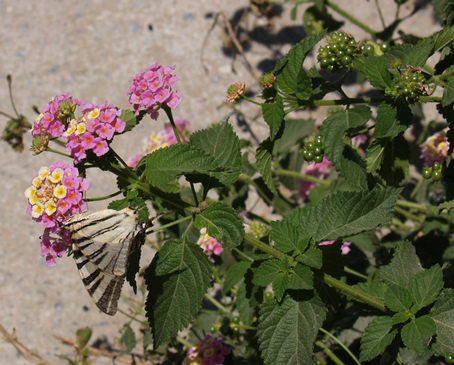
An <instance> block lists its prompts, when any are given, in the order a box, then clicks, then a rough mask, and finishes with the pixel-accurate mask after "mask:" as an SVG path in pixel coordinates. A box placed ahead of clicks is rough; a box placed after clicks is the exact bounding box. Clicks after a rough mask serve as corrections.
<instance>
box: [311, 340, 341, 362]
mask: <svg viewBox="0 0 454 365" xmlns="http://www.w3.org/2000/svg"><path fill="white" fill-rule="evenodd" d="M315 345H316V346H318V347H320V348H321V349H322V350H323V352H324V353H325V354H326V356H328V357H329V358H330V359H331V360H332V361H333V362H334V363H335V364H337V365H345V364H344V363H343V362H342V360H341V359H339V358H338V357H337V356H336V355H335V354H334V352H332V351H331V349H330V348H329V347H328V346H327V345H325V344H324V343H323V342H322V341H315Z"/></svg>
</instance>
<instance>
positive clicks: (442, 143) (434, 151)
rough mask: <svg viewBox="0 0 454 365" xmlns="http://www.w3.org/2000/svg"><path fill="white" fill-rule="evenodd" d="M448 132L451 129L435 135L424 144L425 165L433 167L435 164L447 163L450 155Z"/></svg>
mask: <svg viewBox="0 0 454 365" xmlns="http://www.w3.org/2000/svg"><path fill="white" fill-rule="evenodd" d="M448 130H449V128H445V129H443V130H442V131H440V132H438V133H435V134H434V135H432V136H430V137H429V138H427V139H426V141H425V142H424V143H423V145H422V148H421V158H422V159H424V165H426V166H432V165H433V163H434V162H439V163H443V162H445V160H446V158H447V157H448V153H449V142H448Z"/></svg>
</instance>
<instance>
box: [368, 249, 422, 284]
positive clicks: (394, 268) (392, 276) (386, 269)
mask: <svg viewBox="0 0 454 365" xmlns="http://www.w3.org/2000/svg"><path fill="white" fill-rule="evenodd" d="M422 269H423V268H422V266H421V263H420V262H419V258H418V256H417V255H416V251H415V248H414V247H413V245H412V244H411V243H410V242H406V241H402V242H399V243H397V246H396V251H395V252H394V257H393V259H392V260H391V262H390V263H389V264H388V265H386V266H382V267H380V270H379V271H378V273H377V278H378V279H379V280H382V281H384V282H385V283H387V284H394V285H397V286H403V287H406V286H407V284H408V281H409V280H410V279H411V277H412V276H413V275H415V274H416V273H417V272H419V271H421V270H422Z"/></svg>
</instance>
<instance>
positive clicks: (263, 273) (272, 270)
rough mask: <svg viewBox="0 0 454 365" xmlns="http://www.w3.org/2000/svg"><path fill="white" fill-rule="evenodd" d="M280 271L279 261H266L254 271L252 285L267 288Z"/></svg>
mask: <svg viewBox="0 0 454 365" xmlns="http://www.w3.org/2000/svg"><path fill="white" fill-rule="evenodd" d="M280 271H281V263H280V261H279V260H266V261H264V262H262V263H261V264H260V265H259V267H258V268H257V269H255V270H254V280H253V281H254V283H255V284H256V285H260V286H267V285H268V284H270V283H271V282H272V281H273V279H274V277H275V276H276V275H277V274H279V272H280Z"/></svg>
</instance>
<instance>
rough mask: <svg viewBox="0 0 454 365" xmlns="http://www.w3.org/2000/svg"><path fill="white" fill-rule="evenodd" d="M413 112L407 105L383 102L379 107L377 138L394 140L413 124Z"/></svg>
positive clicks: (376, 126)
mask: <svg viewBox="0 0 454 365" xmlns="http://www.w3.org/2000/svg"><path fill="white" fill-rule="evenodd" d="M411 121H412V114H411V110H410V108H409V107H408V105H406V104H402V103H400V104H394V103H390V102H387V101H385V102H383V103H381V104H380V106H379V107H378V112H377V122H376V123H375V137H376V138H394V137H396V136H397V135H398V134H400V133H402V132H403V131H405V130H406V129H407V128H408V127H409V126H410V124H411Z"/></svg>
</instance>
